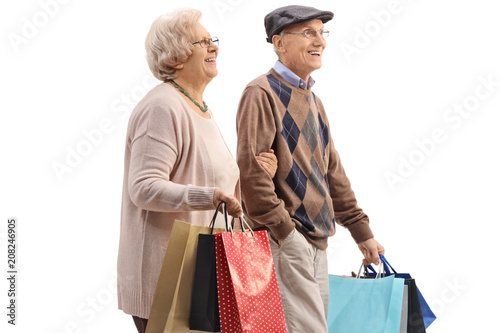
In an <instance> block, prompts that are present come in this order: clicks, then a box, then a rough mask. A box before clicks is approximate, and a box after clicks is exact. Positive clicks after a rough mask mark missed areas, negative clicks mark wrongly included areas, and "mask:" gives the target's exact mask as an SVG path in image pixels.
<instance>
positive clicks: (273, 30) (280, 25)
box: [264, 6, 333, 43]
mask: <svg viewBox="0 0 500 333" xmlns="http://www.w3.org/2000/svg"><path fill="white" fill-rule="evenodd" d="M332 18H333V13H332V12H329V11H324V10H319V9H316V8H313V7H307V6H285V7H281V8H278V9H275V10H273V11H272V12H270V13H269V14H267V15H266V17H265V18H264V25H265V27H266V33H267V42H268V43H272V42H273V36H274V35H278V34H279V33H280V32H282V31H283V29H285V28H286V27H288V26H289V25H292V24H297V23H303V22H308V21H312V20H316V19H320V20H321V21H322V22H323V23H326V22H328V21H330V20H331V19H332Z"/></svg>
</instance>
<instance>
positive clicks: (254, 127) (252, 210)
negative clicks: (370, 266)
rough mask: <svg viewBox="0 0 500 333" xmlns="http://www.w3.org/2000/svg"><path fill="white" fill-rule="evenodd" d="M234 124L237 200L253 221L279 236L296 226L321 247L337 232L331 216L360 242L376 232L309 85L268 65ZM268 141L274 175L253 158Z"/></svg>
mask: <svg viewBox="0 0 500 333" xmlns="http://www.w3.org/2000/svg"><path fill="white" fill-rule="evenodd" d="M237 131H238V152H237V162H238V165H239V167H240V181H241V190H242V202H243V208H244V212H245V216H246V218H247V220H248V221H249V222H250V223H251V225H252V226H253V228H255V229H260V228H266V229H269V230H270V231H271V233H272V235H273V236H274V237H275V238H276V239H277V240H278V241H281V240H283V239H284V238H285V237H286V236H287V235H288V234H289V233H290V232H291V231H292V230H293V228H297V229H298V230H299V231H301V232H302V233H303V234H304V235H306V238H307V239H308V240H309V241H310V242H311V243H312V244H314V245H315V246H317V247H318V248H320V249H325V248H326V247H327V240H328V237H329V236H331V235H333V234H334V233H335V221H336V222H337V223H339V224H340V225H343V226H345V227H346V228H348V229H349V231H350V232H351V235H352V236H353V238H354V240H355V241H356V242H357V243H359V242H362V241H365V240H367V239H369V238H371V237H373V234H372V233H371V230H370V227H369V224H368V216H366V214H365V213H364V212H363V211H362V210H361V208H359V207H358V205H357V201H356V198H355V196H354V192H353V191H352V189H351V184H350V182H349V179H348V178H347V176H346V174H345V172H344V169H343V167H342V164H341V162H340V158H339V155H338V153H337V151H336V150H335V147H334V144H333V141H332V138H331V135H330V130H329V125H328V119H327V116H326V113H325V110H324V108H323V105H322V103H321V101H320V100H319V98H318V97H317V96H315V95H314V93H313V92H312V91H310V90H303V89H300V88H297V87H294V86H293V85H291V84H289V83H288V82H287V81H286V80H285V79H283V78H282V77H281V76H280V75H279V74H278V73H276V71H274V69H271V70H270V71H269V72H268V73H267V74H264V75H262V76H260V77H258V78H257V79H255V80H253V81H252V82H250V83H249V84H248V85H247V87H246V88H245V90H244V92H243V94H242V97H241V100H240V105H239V107H238V114H237ZM270 148H272V149H273V150H274V152H275V154H276V156H277V158H278V170H277V172H276V175H275V177H274V179H271V177H270V176H269V175H268V174H267V173H266V172H265V170H264V169H263V168H262V167H261V166H260V165H259V163H258V161H257V159H256V158H255V157H256V156H257V155H258V154H259V153H260V152H264V151H268V150H269V149H270Z"/></svg>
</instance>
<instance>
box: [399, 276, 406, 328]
mask: <svg viewBox="0 0 500 333" xmlns="http://www.w3.org/2000/svg"><path fill="white" fill-rule="evenodd" d="M399 333H408V285H407V284H406V280H405V285H404V289H403V306H402V307H401V324H400V325H399Z"/></svg>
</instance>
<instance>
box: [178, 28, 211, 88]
mask: <svg viewBox="0 0 500 333" xmlns="http://www.w3.org/2000/svg"><path fill="white" fill-rule="evenodd" d="M203 38H212V36H211V35H210V33H209V32H208V31H207V29H205V28H204V27H203V26H202V25H201V24H200V23H198V25H197V27H196V38H195V39H194V40H193V41H191V42H192V43H194V42H197V41H199V40H201V39H203ZM218 52H219V47H218V46H217V45H214V43H211V44H210V46H209V47H207V48H203V47H201V44H200V43H197V44H194V45H193V53H192V54H191V55H190V56H189V58H188V59H187V61H186V62H185V63H184V64H183V68H182V70H181V72H182V76H183V79H185V80H188V81H191V82H195V81H199V80H203V81H206V82H207V83H208V82H210V81H211V80H212V79H213V78H214V77H216V76H217V73H218V72H217V62H216V59H217V54H218ZM179 74H180V73H179Z"/></svg>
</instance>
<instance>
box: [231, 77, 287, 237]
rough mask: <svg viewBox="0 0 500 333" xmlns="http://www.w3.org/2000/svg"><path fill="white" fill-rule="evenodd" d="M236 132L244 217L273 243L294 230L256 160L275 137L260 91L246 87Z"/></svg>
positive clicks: (267, 105)
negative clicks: (269, 235) (267, 232)
mask: <svg viewBox="0 0 500 333" xmlns="http://www.w3.org/2000/svg"><path fill="white" fill-rule="evenodd" d="M236 128H237V133H238V149H237V162H238V166H239V167H240V180H241V194H242V201H243V205H244V209H245V214H246V216H247V217H248V218H249V220H250V222H252V224H254V226H255V225H257V226H259V225H260V226H266V227H267V228H269V230H271V233H272V234H273V236H274V237H275V238H276V239H277V240H283V239H284V238H285V237H286V236H287V235H288V234H289V233H290V232H291V231H292V230H293V229H294V228H295V223H294V222H293V221H292V219H291V217H290V214H289V213H288V211H287V210H286V209H285V204H284V202H283V200H281V199H280V198H278V196H277V195H276V192H275V188H274V182H273V180H272V179H271V177H270V176H269V175H268V174H267V172H266V171H265V170H264V168H262V167H261V166H260V164H259V162H258V161H257V159H256V156H257V155H258V154H259V153H260V152H263V151H268V150H269V148H271V146H272V144H273V142H274V139H275V135H276V125H275V120H274V116H273V110H272V107H271V104H270V102H269V99H268V96H267V94H266V92H265V91H264V90H263V89H262V88H260V87H258V86H249V87H247V88H246V89H245V91H244V92H243V94H242V97H241V100H240V104H239V107H238V114H237V116H236ZM278 159H279V158H278ZM278 162H279V161H278Z"/></svg>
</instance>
